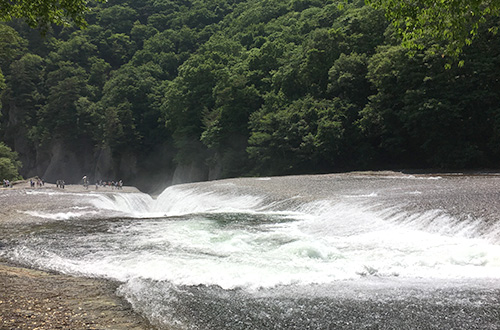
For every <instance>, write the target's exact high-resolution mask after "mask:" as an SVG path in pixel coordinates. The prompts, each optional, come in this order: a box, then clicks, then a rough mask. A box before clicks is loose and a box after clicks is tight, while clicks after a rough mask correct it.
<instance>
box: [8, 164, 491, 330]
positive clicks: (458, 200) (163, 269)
mask: <svg viewBox="0 0 500 330" xmlns="http://www.w3.org/2000/svg"><path fill="white" fill-rule="evenodd" d="M26 194H28V195H32V196H31V197H32V198H35V199H36V200H37V201H43V200H46V201H47V205H50V207H49V206H47V205H44V206H41V204H40V203H33V208H32V209H22V210H18V216H19V217H25V218H27V219H30V220H31V221H24V222H20V223H16V224H12V223H11V224H9V223H7V224H3V225H0V226H1V227H0V230H1V234H0V256H1V257H3V258H6V259H10V260H12V261H14V262H17V263H21V264H23V265H26V266H28V267H34V268H40V269H44V270H51V271H56V272H61V273H65V274H72V275H76V276H87V277H102V278H107V279H111V280H115V281H118V282H119V283H120V284H121V285H120V286H119V289H118V291H117V294H119V295H120V296H123V297H124V298H126V299H127V300H128V301H129V302H130V303H131V304H132V306H133V308H134V309H135V310H137V311H138V312H139V313H141V314H143V315H145V316H146V317H147V318H148V319H149V320H150V321H151V323H152V324H153V325H155V326H156V327H158V328H159V329H500V221H499V218H500V201H499V197H500V177H497V176H493V175H482V176H463V175H448V176H430V175H426V176H412V175H403V174H399V173H385V174H376V175H375V174H362V173H358V174H356V173H354V174H338V175H321V176H296V177H273V178H243V179H231V180H221V181H214V182H205V183H195V184H185V185H178V186H173V187H169V188H167V189H166V190H165V191H164V192H163V193H162V194H161V195H159V196H158V197H157V198H155V199H153V198H151V197H150V196H149V195H146V194H141V193H119V192H107V193H104V194H102V193H100V194H97V193H84V194H82V193H65V192H62V191H55V190H38V191H28V192H26Z"/></svg>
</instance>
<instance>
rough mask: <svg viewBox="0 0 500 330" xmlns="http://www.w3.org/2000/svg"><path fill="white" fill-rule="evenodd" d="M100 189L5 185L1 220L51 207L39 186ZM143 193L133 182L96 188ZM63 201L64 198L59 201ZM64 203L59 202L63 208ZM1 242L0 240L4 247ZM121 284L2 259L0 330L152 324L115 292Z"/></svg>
mask: <svg viewBox="0 0 500 330" xmlns="http://www.w3.org/2000/svg"><path fill="white" fill-rule="evenodd" d="M42 190H43V191H51V192H55V193H57V192H71V193H96V189H95V186H91V187H89V189H85V188H84V187H83V186H81V185H67V186H66V187H65V189H64V190H63V189H60V188H56V185H55V184H50V183H46V184H45V186H44V187H35V188H30V187H29V183H26V184H23V183H21V184H16V185H14V187H13V188H1V189H0V222H3V223H7V222H18V221H20V222H22V221H31V220H32V219H31V218H30V217H29V216H23V214H22V211H23V210H30V209H31V210H32V209H41V210H43V209H48V208H51V207H53V206H54V205H53V204H54V203H55V202H54V203H52V200H51V199H50V198H49V197H47V195H44V194H37V192H40V191H42ZM109 192H120V193H131V192H139V190H137V189H136V188H134V187H123V190H112V189H111V188H108V187H105V188H104V187H99V189H98V190H97V193H109ZM58 203H59V201H58ZM60 206H61V205H58V207H60ZM1 248H2V243H1V241H0V249H1ZM116 285H117V284H116V283H113V282H110V281H105V280H100V279H89V278H79V277H72V276H65V275H59V274H51V273H48V272H43V271H38V270H32V269H26V268H23V267H20V266H16V265H13V264H10V263H8V262H6V261H5V260H1V259H0V329H1V330H7V329H23V330H25V329H72V330H74V329H137V330H138V329H151V328H152V327H151V326H150V325H149V323H148V322H147V320H145V319H144V318H142V317H141V316H140V315H138V314H136V313H135V312H134V311H133V310H132V309H131V307H130V306H129V304H128V303H127V302H126V301H124V300H123V299H121V298H120V297H117V296H116V295H115V290H116Z"/></svg>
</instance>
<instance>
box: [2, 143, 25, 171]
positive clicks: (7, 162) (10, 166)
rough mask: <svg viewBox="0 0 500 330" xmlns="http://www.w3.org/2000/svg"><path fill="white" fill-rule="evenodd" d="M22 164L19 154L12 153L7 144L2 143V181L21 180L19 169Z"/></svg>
mask: <svg viewBox="0 0 500 330" xmlns="http://www.w3.org/2000/svg"><path fill="white" fill-rule="evenodd" d="M21 166H22V164H21V162H20V161H19V160H18V156H17V153H16V152H14V151H12V150H11V149H10V148H9V147H8V146H6V145H5V143H3V142H0V178H1V179H0V180H4V179H7V180H15V179H19V178H20V176H19V172H18V171H19V169H20V168H21Z"/></svg>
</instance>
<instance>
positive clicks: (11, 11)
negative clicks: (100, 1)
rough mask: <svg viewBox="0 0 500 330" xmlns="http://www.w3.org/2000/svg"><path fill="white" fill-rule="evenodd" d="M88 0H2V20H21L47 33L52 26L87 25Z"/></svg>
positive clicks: (0, 10) (0, 2) (0, 5)
mask: <svg viewBox="0 0 500 330" xmlns="http://www.w3.org/2000/svg"><path fill="white" fill-rule="evenodd" d="M88 9H89V7H88V1H87V0H37V1H32V0H0V20H1V21H10V20H12V19H15V18H21V19H24V20H25V21H26V23H27V24H28V25H29V26H30V27H34V28H41V29H42V31H46V30H47V29H48V28H49V26H50V24H60V25H67V24H70V23H71V22H73V23H74V24H76V25H77V26H79V27H83V26H85V25H86V21H85V13H86V12H87V11H88Z"/></svg>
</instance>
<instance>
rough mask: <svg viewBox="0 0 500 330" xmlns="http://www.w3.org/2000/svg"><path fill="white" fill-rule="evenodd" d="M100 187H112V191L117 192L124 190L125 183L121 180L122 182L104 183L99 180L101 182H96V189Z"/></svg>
mask: <svg viewBox="0 0 500 330" xmlns="http://www.w3.org/2000/svg"><path fill="white" fill-rule="evenodd" d="M99 187H104V188H105V187H108V188H109V187H111V189H112V190H114V189H116V190H122V189H123V181H122V180H120V181H102V180H99V181H96V183H95V189H96V190H97V189H99Z"/></svg>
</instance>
